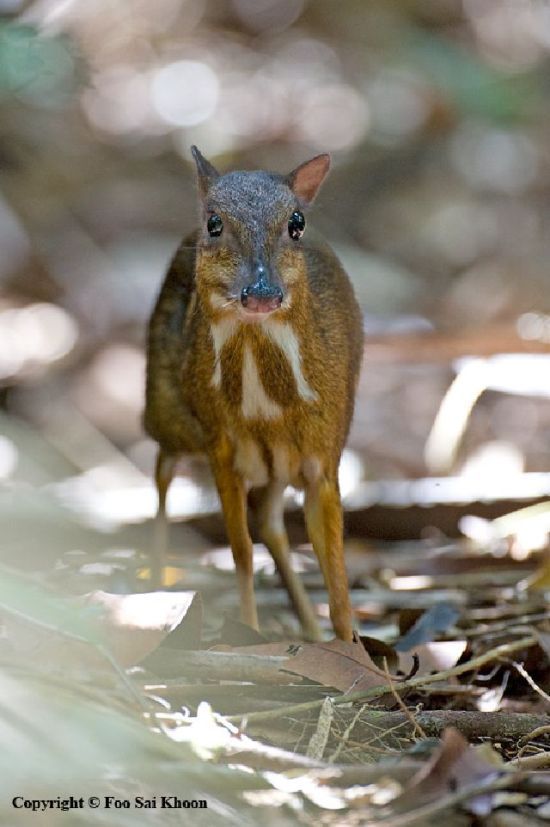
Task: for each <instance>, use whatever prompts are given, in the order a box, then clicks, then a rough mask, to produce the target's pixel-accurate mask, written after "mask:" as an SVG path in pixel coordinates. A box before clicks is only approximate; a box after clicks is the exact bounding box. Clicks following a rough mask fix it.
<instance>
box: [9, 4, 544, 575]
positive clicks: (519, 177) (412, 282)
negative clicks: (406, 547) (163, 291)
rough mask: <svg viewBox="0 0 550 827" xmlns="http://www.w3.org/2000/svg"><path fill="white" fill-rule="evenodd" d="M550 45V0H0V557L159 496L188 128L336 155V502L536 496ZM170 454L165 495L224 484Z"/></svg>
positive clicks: (291, 162) (238, 161) (295, 151)
mask: <svg viewBox="0 0 550 827" xmlns="http://www.w3.org/2000/svg"><path fill="white" fill-rule="evenodd" d="M549 50H550V2H548V0H512V1H511V2H506V3H502V2H499V0H401V1H400V2H399V1H398V0H371V2H369V3H365V2H362V0H341V2H338V3H336V2H333V0H315V2H313V0H155V2H150V0H95V2H93V3H89V2H85V0H32V1H30V2H29V0H0V168H1V181H0V247H1V250H2V254H1V256H0V286H1V297H0V400H1V418H0V434H1V435H0V480H2V481H3V493H2V496H1V498H0V509H1V514H2V518H3V528H2V532H1V533H2V539H1V541H0V542H1V545H2V548H3V552H2V554H3V559H6V560H8V561H11V562H14V561H16V560H17V559H18V556H19V555H21V554H23V553H27V552H28V551H29V549H30V548H31V547H33V548H36V547H37V546H41V545H43V544H44V543H47V544H51V545H52V546H54V549H53V552H52V553H53V554H54V556H55V554H57V553H58V552H59V551H60V550H62V551H67V552H70V553H75V554H76V553H78V551H79V549H82V548H84V547H88V546H87V545H86V543H87V542H88V540H89V538H88V540H85V539H83V538H84V534H83V533H82V531H83V526H84V527H87V529H90V530H92V529H93V531H94V532H101V531H103V532H109V531H110V532H113V531H115V530H118V529H120V528H121V527H124V526H129V525H133V524H139V523H140V521H144V520H146V519H148V518H150V517H151V516H152V515H153V513H154V509H155V496H154V491H153V488H152V485H151V482H150V477H151V471H152V467H153V462H154V454H155V448H154V445H153V444H152V443H151V441H149V440H148V439H146V438H145V436H144V434H143V432H142V427H141V410H142V406H143V385H144V337H145V327H146V322H147V319H148V316H149V313H150V311H151V308H152V305H153V302H154V300H155V296H156V294H157V291H158V289H159V286H160V283H161V280H162V278H163V274H164V272H165V268H166V266H167V264H168V262H169V260H170V257H171V255H172V254H173V252H174V249H175V247H176V246H177V244H178V242H179V241H180V240H181V238H182V236H183V235H184V234H185V233H187V232H188V231H189V230H190V229H191V228H192V227H193V225H194V221H195V211H196V206H195V191H194V174H193V173H194V170H193V168H192V165H191V163H190V154H189V147H190V145H191V144H192V143H196V144H198V146H199V147H200V148H201V150H202V151H203V153H204V154H206V155H207V156H208V157H210V158H211V159H212V160H213V161H214V163H215V164H216V165H217V166H218V167H219V168H220V169H221V170H225V169H229V168H259V167H263V168H268V169H273V170H277V171H281V172H286V171H289V170H290V169H292V167H293V166H295V165H296V164H298V163H299V162H301V161H303V160H305V159H307V158H308V157H310V156H312V155H314V154H316V153H318V152H320V151H329V152H330V153H332V156H333V171H332V174H331V176H330V178H329V180H328V182H327V183H326V185H325V187H324V189H323V191H322V193H321V196H320V197H319V199H318V203H317V204H316V206H315V210H314V220H315V222H316V224H317V226H318V227H319V228H320V229H321V230H322V231H323V232H324V233H325V235H326V237H327V238H328V239H329V240H330V241H331V242H332V243H333V244H334V246H335V248H336V249H337V252H338V253H339V255H340V256H341V258H342V261H343V262H344V264H345V266H346V268H347V269H348V271H349V273H350V275H351V277H352V279H353V281H354V284H355V287H356V291H357V294H358V297H359V299H360V302H361V306H362V308H363V312H364V318H365V334H366V345H365V347H366V350H365V354H366V355H365V365H364V370H363V374H362V379H361V385H360V394H359V400H358V405H357V411H356V418H355V424H354V427H353V431H352V434H351V438H350V450H349V451H348V452H347V453H346V455H345V462H344V464H343V471H342V490H343V493H344V495H345V496H346V497H347V503H348V505H349V507H350V508H351V507H356V508H358V507H362V506H364V505H365V503H368V502H369V497H370V498H371V500H373V501H378V500H380V499H384V497H386V500H388V501H391V504H394V505H395V504H398V505H401V506H403V505H408V504H411V503H414V502H417V501H418V502H420V503H421V504H426V502H432V501H435V500H436V499H437V498H438V497H441V498H443V499H445V498H447V500H449V501H452V502H455V501H460V502H465V501H469V500H475V499H483V498H484V499H491V498H498V497H508V499H513V500H517V501H526V500H529V501H530V500H534V499H540V498H541V497H544V495H545V494H548V491H549V490H550V482H549V480H550V406H549V404H548V398H549V396H550V315H549V314H550V290H549V289H548V287H549V281H550V276H549V273H548V261H549V260H550V232H549V229H550V228H549V223H550V211H549V209H548V207H549V202H550V150H549V147H550V143H549V137H550V119H549V116H548V113H549V112H550V74H549ZM183 471H184V472H185V473H184V474H183V476H182V478H181V479H180V480H179V481H178V483H177V484H176V485H175V486H174V488H173V490H172V497H171V500H170V510H171V512H172V514H174V515H176V516H177V515H180V516H185V515H190V514H194V513H199V512H200V511H201V509H203V510H204V509H205V510H208V508H211V507H212V506H211V503H212V492H211V489H209V488H208V486H206V487H205V486H204V485H203V484H202V483H201V482H200V479H202V478H201V476H200V469H198V470H197V468H195V467H194V466H191V465H190V464H187V466H185V467H184V468H183ZM446 475H448V476H449V480H452V486H451V488H449V489H445V486H444V485H443V484H442V481H441V477H444V476H446ZM197 479H198V480H199V481H198V482H197ZM434 479H439V481H438V482H434ZM382 480H390V481H394V482H395V484H396V485H395V486H394V487H393V488H392V487H391V486H390V487H389V488H388V487H386V488H384V487H383V486H382V487H380V484H379V483H380V481H382ZM400 480H408V481H410V480H413V481H414V480H417V482H418V483H419V484H417V485H416V487H415V486H414V485H413V484H412V483H409V482H407V483H403V485H404V486H405V487H403V485H402V486H401V488H400V487H399V481H400ZM430 481H431V482H430ZM374 484H376V485H378V487H376V488H374V489H373V485H374ZM453 486H455V487H453ZM457 486H458V487H457ZM468 486H469V487H468ZM373 492H374V493H373ZM388 492H389V493H388ZM389 522H391V521H389ZM61 525H63V526H64V529H63V530H64V532H65V533H64V534H63V542H61V540H60V539H59V537H58V538H57V539H56V540H55V541H54V540H52V539H51V538H53V537H54V536H55V537H57V535H56V534H55V532H56V531H57V532H58V531H60V529H59V526H61ZM73 530H74V531H73ZM416 531H417V529H416V528H415V529H414V530H412V532H413V533H414V532H416ZM71 532H73V533H71ZM380 533H381V535H382V536H384V528H383V527H382V529H381V532H380ZM390 534H391V531H388V533H387V536H390ZM95 536H96V535H95V534H94V537H95ZM37 538H38V542H37ZM46 538H50V539H48V540H47V541H46ZM132 542H133V541H132V538H130V540H129V541H128V543H129V545H132ZM118 545H119V546H120V543H119V544H118ZM122 545H124V544H122ZM100 546H101V542H100V541H99V546H98V547H100ZM117 553H118V554H119V555H122V556H123V555H124V553H125V552H124V548H120V547H119V548H118V552H117Z"/></svg>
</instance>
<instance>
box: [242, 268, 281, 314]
mask: <svg viewBox="0 0 550 827" xmlns="http://www.w3.org/2000/svg"><path fill="white" fill-rule="evenodd" d="M282 301H283V291H282V290H281V288H280V287H279V286H278V285H276V284H272V283H271V282H269V281H268V280H267V277H266V272H265V270H264V268H263V267H260V268H258V271H257V278H256V281H254V282H253V283H252V284H249V285H247V287H243V289H242V292H241V303H242V305H243V307H249V306H251V305H254V309H256V308H257V307H261V308H262V309H263V307H264V306H265V309H266V310H275V309H276V308H277V307H280V305H281V302H282Z"/></svg>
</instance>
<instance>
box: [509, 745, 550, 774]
mask: <svg viewBox="0 0 550 827" xmlns="http://www.w3.org/2000/svg"><path fill="white" fill-rule="evenodd" d="M508 765H509V766H511V767H514V768H515V769H518V770H544V769H548V768H550V752H548V751H546V750H542V751H541V752H537V753H536V754H535V755H527V756H525V757H521V758H520V756H519V754H518V757H517V758H513V759H512V760H511V761H508Z"/></svg>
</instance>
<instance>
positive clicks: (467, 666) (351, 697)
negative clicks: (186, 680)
mask: <svg viewBox="0 0 550 827" xmlns="http://www.w3.org/2000/svg"><path fill="white" fill-rule="evenodd" d="M537 643H538V640H537V638H536V637H535V635H529V636H528V637H522V638H520V639H519V640H514V641H511V642H510V643H503V644H501V645H500V646H496V647H495V648H494V649H489V650H488V651H487V652H484V653H483V654H482V655H478V656H477V657H475V658H472V659H471V660H469V661H467V662H466V663H461V664H459V665H458V666H454V667H453V668H452V669H445V670H443V671H441V672H436V673H435V674H430V675H421V676H419V677H416V678H411V679H410V680H408V681H403V683H399V684H397V685H396V691H398V692H407V691H408V690H409V689H418V688H419V687H422V686H426V685H427V684H430V683H436V682H437V681H445V680H448V679H449V678H454V677H456V676H457V675H463V674H464V673H465V672H473V671H475V670H476V669H479V668H480V667H481V666H485V664H487V663H491V662H492V661H494V660H499V659H501V658H507V657H509V656H510V655H511V654H513V653H514V652H518V651H520V650H521V649H526V648H528V647H530V646H534V645H535V644H537ZM387 692H388V687H387V686H386V685H385V684H382V685H379V686H373V687H371V688H370V689H366V690H364V691H361V692H351V693H349V694H348V695H336V696H335V697H333V699H332V700H333V703H334V704H335V706H339V705H341V704H349V703H355V702H358V701H359V702H361V703H364V702H365V701H372V700H374V699H375V698H380V697H381V696H382V695H385V694H387ZM322 703H323V700H320V701H307V702H305V703H300V704H292V705H289V706H281V707H279V708H278V709H267V710H265V711H263V712H251V713H249V714H248V715H247V716H246V717H247V723H249V724H250V723H252V724H253V723H256V722H259V721H270V720H274V719H276V718H280V717H281V716H282V715H284V716H286V715H296V714H299V713H302V712H311V711H312V710H314V709H319V708H320V706H321V705H322ZM242 718H243V716H242V715H233V716H231V717H228V720H229V721H232V722H233V723H238V722H240V721H241V720H242Z"/></svg>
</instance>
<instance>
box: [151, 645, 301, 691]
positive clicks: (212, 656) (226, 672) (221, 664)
mask: <svg viewBox="0 0 550 827" xmlns="http://www.w3.org/2000/svg"><path fill="white" fill-rule="evenodd" d="M291 660H292V659H291V658H289V657H285V656H278V655H277V656H276V655H246V654H241V653H236V652H209V651H204V652H202V651H177V650H174V649H171V650H169V649H167V648H166V649H159V650H157V652H154V653H153V655H150V656H149V657H148V659H147V665H148V667H149V668H151V669H153V670H154V671H156V670H157V669H158V670H162V672H163V673H164V672H165V671H169V673H170V674H171V675H195V676H197V677H202V678H218V679H220V680H233V681H252V682H254V683H273V684H282V683H284V684H291V683H296V684H299V683H302V678H300V677H299V676H298V675H290V674H289V673H288V672H281V671H280V670H281V669H282V668H284V667H285V666H286V665H288V664H289V661H291Z"/></svg>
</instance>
